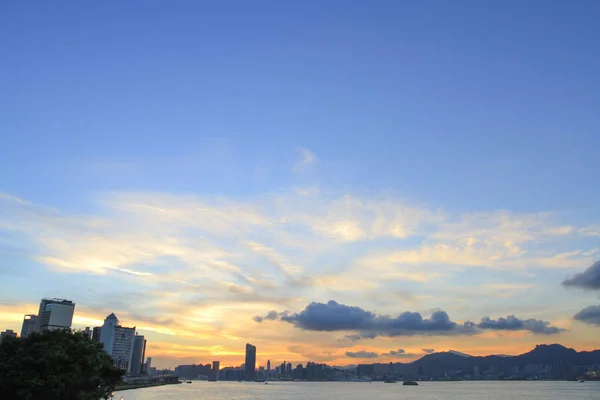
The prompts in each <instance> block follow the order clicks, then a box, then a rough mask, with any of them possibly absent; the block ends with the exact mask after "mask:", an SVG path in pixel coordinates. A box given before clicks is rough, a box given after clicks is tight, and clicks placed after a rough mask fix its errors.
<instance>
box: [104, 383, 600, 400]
mask: <svg viewBox="0 0 600 400" xmlns="http://www.w3.org/2000/svg"><path fill="white" fill-rule="evenodd" d="M121 396H122V397H123V398H124V399H125V400H175V399H177V400H192V399H194V400H198V399H201V400H250V399H252V400H255V399H256V400H313V399H323V400H365V399H378V400H399V399H403V400H475V399H477V400H481V399H484V400H521V399H523V400H525V399H528V400H542V399H543V400H593V399H600V382H585V383H578V382H554V381H519V382H494V381H478V382H473V381H462V382H419V386H402V384H401V383H396V384H391V383H388V384H386V383H383V382H373V383H353V382H269V384H268V385H265V384H258V383H254V382H206V381H194V382H193V383H192V384H185V383H184V384H181V385H167V386H160V387H154V388H146V389H135V390H127V391H122V392H116V393H115V399H119V398H120V397H121Z"/></svg>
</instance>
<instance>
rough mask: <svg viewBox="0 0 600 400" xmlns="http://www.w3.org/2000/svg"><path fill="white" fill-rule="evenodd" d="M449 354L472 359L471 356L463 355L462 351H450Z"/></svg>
mask: <svg viewBox="0 0 600 400" xmlns="http://www.w3.org/2000/svg"><path fill="white" fill-rule="evenodd" d="M448 353H452V354H456V355H457V356H462V357H472V356H471V355H469V354H465V353H461V352H460V351H456V350H448Z"/></svg>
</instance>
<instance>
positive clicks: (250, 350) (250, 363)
mask: <svg viewBox="0 0 600 400" xmlns="http://www.w3.org/2000/svg"><path fill="white" fill-rule="evenodd" d="M244 364H245V370H244V372H245V374H244V376H245V379H247V380H250V379H256V346H252V345H251V344H250V343H246V362H245V363H244Z"/></svg>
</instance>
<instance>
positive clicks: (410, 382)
mask: <svg viewBox="0 0 600 400" xmlns="http://www.w3.org/2000/svg"><path fill="white" fill-rule="evenodd" d="M402 385H403V386H419V383H417V382H415V381H404V382H402Z"/></svg>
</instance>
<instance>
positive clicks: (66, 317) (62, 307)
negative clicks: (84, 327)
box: [35, 299, 75, 332]
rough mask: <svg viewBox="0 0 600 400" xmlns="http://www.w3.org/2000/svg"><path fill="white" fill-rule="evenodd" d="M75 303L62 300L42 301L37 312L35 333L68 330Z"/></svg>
mask: <svg viewBox="0 0 600 400" xmlns="http://www.w3.org/2000/svg"><path fill="white" fill-rule="evenodd" d="M74 311H75V303H73V302H72V301H70V300H63V299H42V301H41V302H40V310H39V312H38V318H37V324H36V328H35V330H36V332H45V331H53V330H56V329H69V328H70V327H71V324H72V323H73V312H74Z"/></svg>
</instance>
